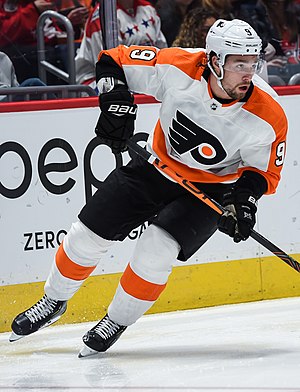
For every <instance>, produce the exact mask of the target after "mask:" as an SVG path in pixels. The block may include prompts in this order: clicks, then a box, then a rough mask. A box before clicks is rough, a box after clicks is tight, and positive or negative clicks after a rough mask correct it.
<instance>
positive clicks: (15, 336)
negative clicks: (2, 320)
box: [8, 332, 25, 342]
mask: <svg viewBox="0 0 300 392" xmlns="http://www.w3.org/2000/svg"><path fill="white" fill-rule="evenodd" d="M24 337H25V335H17V334H16V333H14V332H12V333H11V335H10V337H9V338H8V340H9V341H10V342H15V341H16V340H19V339H22V338H24Z"/></svg>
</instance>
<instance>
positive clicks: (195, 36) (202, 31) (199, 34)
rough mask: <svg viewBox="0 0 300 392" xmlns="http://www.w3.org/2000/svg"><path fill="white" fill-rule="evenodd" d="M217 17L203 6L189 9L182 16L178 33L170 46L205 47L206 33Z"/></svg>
mask: <svg viewBox="0 0 300 392" xmlns="http://www.w3.org/2000/svg"><path fill="white" fill-rule="evenodd" d="M217 19H218V15H217V14H216V13H215V12H214V11H210V10H205V9H204V8H203V7H197V8H193V9H191V10H190V11H189V12H188V13H187V14H186V15H185V17H184V19H183V22H182V24H181V26H180V30H179V33H178V35H177V37H176V39H175V40H174V42H173V43H172V46H179V47H182V48H205V45H206V44H205V40H206V35H207V33H208V30H209V29H210V27H211V26H212V25H213V24H214V22H215V21H216V20H217Z"/></svg>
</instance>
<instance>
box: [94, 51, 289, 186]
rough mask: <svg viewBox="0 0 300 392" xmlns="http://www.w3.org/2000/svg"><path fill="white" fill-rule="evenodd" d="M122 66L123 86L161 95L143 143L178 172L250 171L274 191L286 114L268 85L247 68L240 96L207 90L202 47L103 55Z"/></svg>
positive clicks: (228, 178)
mask: <svg viewBox="0 0 300 392" xmlns="http://www.w3.org/2000/svg"><path fill="white" fill-rule="evenodd" d="M103 53H105V54H106V55H109V56H111V57H112V58H113V59H114V61H115V62H116V63H117V64H118V65H119V66H120V67H122V68H123V71H124V73H125V76H126V80H127V83H128V86H129V89H130V90H132V91H134V92H138V93H144V94H148V95H152V96H154V97H155V98H156V99H157V100H158V101H160V102H161V108H160V115H159V120H158V122H157V125H156V127H155V129H154V131H153V133H152V134H151V137H150V140H149V145H148V148H149V149H150V150H151V152H152V153H153V154H154V155H155V156H156V157H158V158H159V159H161V160H162V162H164V163H165V164H167V165H168V166H169V167H171V168H172V169H173V170H175V171H176V172H177V173H178V174H180V175H182V176H183V177H184V178H186V179H188V180H190V181H195V182H205V183H221V182H232V181H235V180H236V179H237V178H239V177H240V176H241V174H242V173H243V171H245V170H252V171H257V172H259V173H260V174H261V175H263V176H264V177H265V178H266V180H267V183H268V190H267V192H266V193H274V192H275V190H276V187H277V185H278V182H279V180H280V172H281V169H282V165H283V161H284V155H285V142H286V133H287V119H286V116H285V113H284V111H283V109H282V108H281V106H280V105H279V103H278V102H277V95H276V93H275V91H274V90H273V89H272V88H271V87H270V86H269V85H268V84H267V83H266V82H264V81H263V80H262V79H261V78H260V77H259V76H257V75H254V77H253V81H252V86H251V88H250V89H249V94H248V96H247V98H246V99H245V100H240V101H233V102H231V103H227V104H221V103H220V102H219V101H218V100H216V99H215V98H214V97H213V95H212V92H211V89H210V84H209V78H208V79H207V80H206V79H205V78H204V77H203V71H204V69H207V67H206V63H207V58H206V53H205V51H204V50H203V49H182V48H167V49H161V50H159V49H157V48H154V47H138V46H135V47H134V46H132V47H130V48H128V47H125V46H119V47H118V48H114V49H111V50H108V51H102V52H101V53H100V55H99V59H100V60H101V56H102V54H103Z"/></svg>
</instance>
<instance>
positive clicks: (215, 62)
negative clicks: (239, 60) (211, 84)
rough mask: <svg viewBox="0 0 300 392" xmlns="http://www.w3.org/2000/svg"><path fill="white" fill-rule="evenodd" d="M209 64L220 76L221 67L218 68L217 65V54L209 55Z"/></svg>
mask: <svg viewBox="0 0 300 392" xmlns="http://www.w3.org/2000/svg"><path fill="white" fill-rule="evenodd" d="M210 61H211V65H212V67H213V69H214V70H215V73H216V74H217V75H218V76H220V75H221V69H220V66H219V60H218V57H217V56H215V55H213V56H212V57H211V60H210Z"/></svg>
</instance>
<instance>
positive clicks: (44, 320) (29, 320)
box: [9, 294, 67, 342]
mask: <svg viewBox="0 0 300 392" xmlns="http://www.w3.org/2000/svg"><path fill="white" fill-rule="evenodd" d="M66 309H67V301H55V300H54V299H51V298H49V297H47V295H46V294H45V295H44V296H43V298H41V299H40V300H39V301H38V302H37V303H36V304H35V305H33V306H31V308H29V309H27V310H25V311H24V312H22V313H20V314H19V315H18V316H17V317H15V319H14V321H13V322H12V325H11V328H12V334H11V336H10V338H9V341H10V342H14V341H16V340H19V339H21V338H23V337H24V336H27V335H30V334H32V333H33V332H36V331H38V330H39V329H41V328H45V327H47V326H48V325H50V324H53V323H55V321H57V320H58V319H59V318H60V317H61V316H62V315H63V314H64V313H65V311H66Z"/></svg>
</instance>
